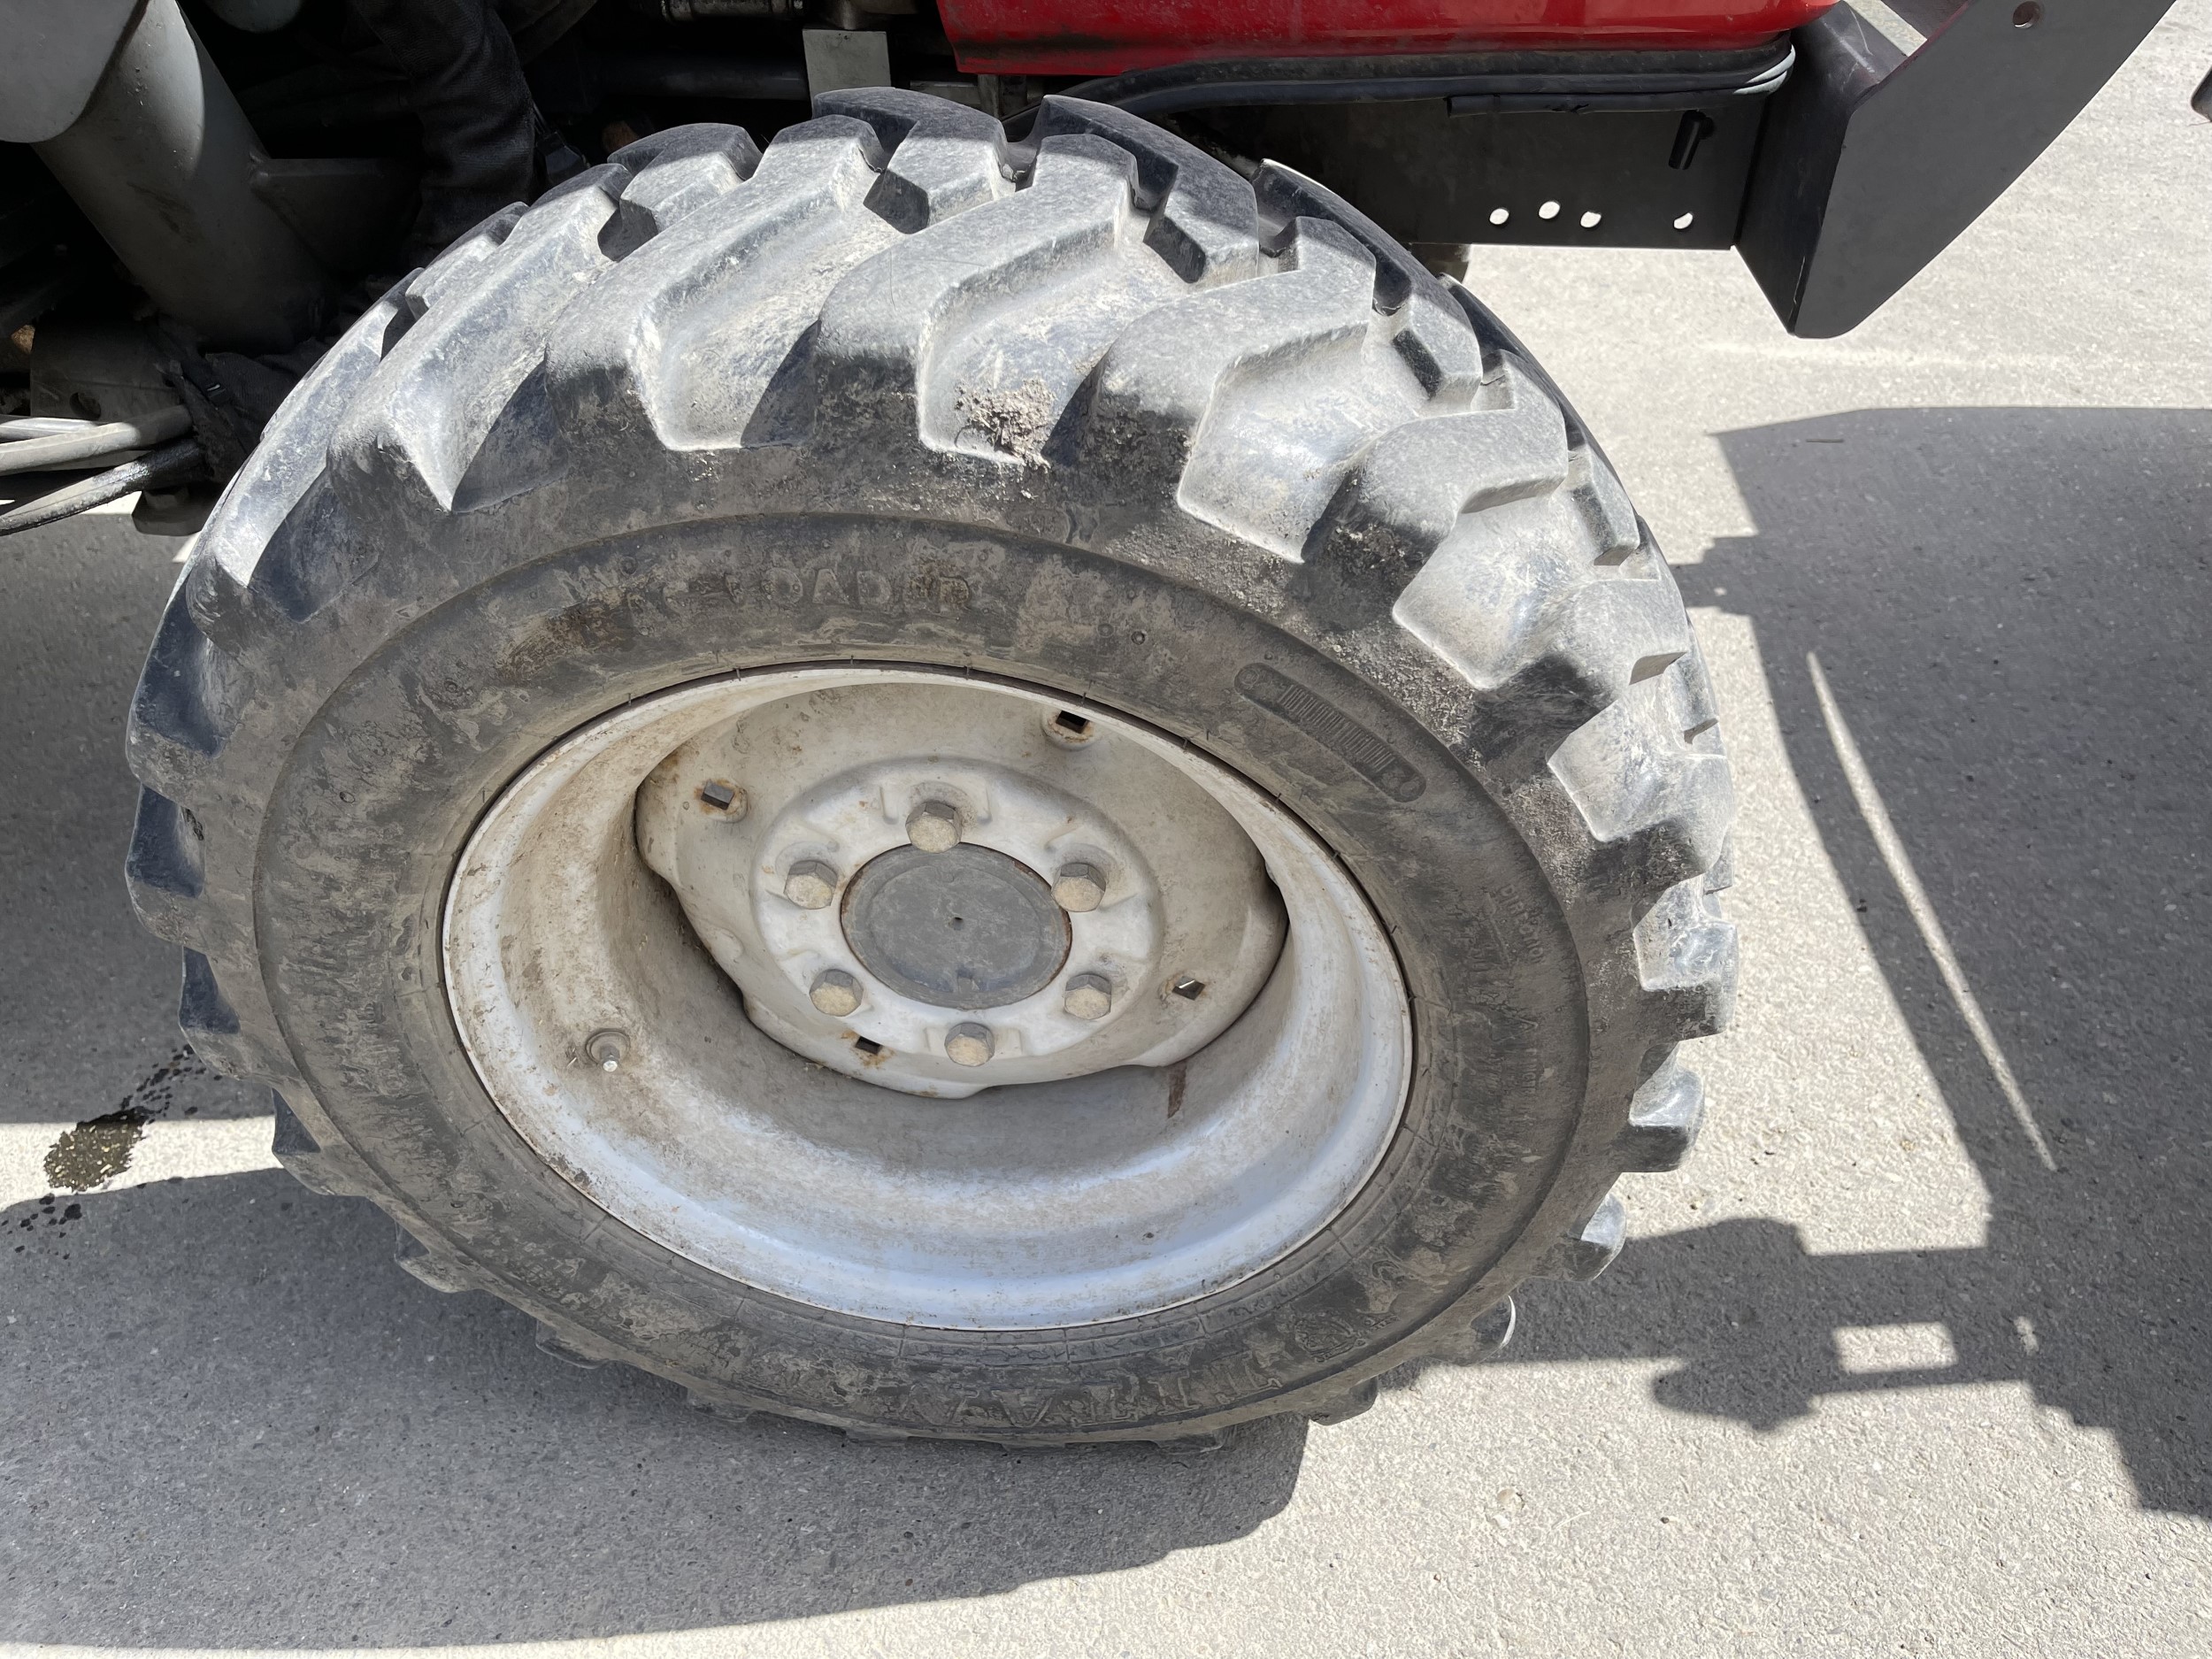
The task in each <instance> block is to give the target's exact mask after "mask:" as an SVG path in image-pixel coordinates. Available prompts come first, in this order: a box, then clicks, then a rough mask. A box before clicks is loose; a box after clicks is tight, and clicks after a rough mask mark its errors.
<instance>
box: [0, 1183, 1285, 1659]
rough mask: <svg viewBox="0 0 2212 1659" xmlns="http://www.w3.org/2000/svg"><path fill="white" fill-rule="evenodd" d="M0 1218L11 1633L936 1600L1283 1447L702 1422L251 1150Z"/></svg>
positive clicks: (441, 1621) (640, 1615)
mask: <svg viewBox="0 0 2212 1659" xmlns="http://www.w3.org/2000/svg"><path fill="white" fill-rule="evenodd" d="M71 1208H74V1209H75V1210H77V1211H78V1213H77V1214H76V1215H75V1216H73V1217H69V1218H67V1219H62V1218H61V1217H64V1216H65V1215H67V1212H68V1210H70V1209H71ZM0 1234H4V1241H0V1261H4V1262H5V1263H7V1269H6V1280H5V1282H6V1295H5V1303H6V1310H7V1313H8V1315H9V1317H10V1320H11V1324H10V1325H9V1326H8V1327H7V1328H6V1329H5V1330H4V1333H0V1340H4V1344H5V1347H4V1353H5V1356H6V1357H5V1362H4V1363H5V1366H6V1374H7V1378H8V1381H7V1386H6V1394H7V1399H8V1413H9V1428H8V1433H7V1436H6V1455H7V1462H8V1464H9V1466H10V1467H9V1488H10V1498H11V1500H12V1501H11V1502H10V1503H9V1504H8V1505H7V1506H6V1508H5V1509H4V1511H0V1555H4V1558H5V1559H6V1560H7V1561H8V1562H9V1563H11V1564H10V1567H9V1569H8V1571H7V1572H6V1573H5V1574H4V1575H0V1628H4V1629H5V1630H6V1631H7V1632H8V1634H9V1635H10V1637H11V1638H12V1639H14V1640H27V1641H58V1642H68V1643H97V1644H106V1645H123V1646H133V1647H135V1646H144V1645H156V1646H163V1647H171V1646H189V1647H413V1646H419V1645H423V1644H426V1643H436V1644H446V1643H454V1644H473V1643H485V1642H502V1641H521V1640H569V1639H575V1638H580V1637H585V1638H588V1637H595V1636H615V1635H622V1634H627V1633H632V1632H641V1631H656V1630H668V1631H673V1630H696V1629H700V1628H703V1627H708V1628H710V1627H714V1626H718V1625H731V1624H756V1623H759V1622H762V1621H766V1620H781V1619H792V1618H803V1617H809V1616H810V1615H817V1614H826V1613H836V1612H843V1611H847V1610H850V1609H859V1608H870V1607H880V1606H887V1605H895V1604H902V1603H908V1602H919V1601H968V1600H972V1599H974V1598H977V1597H981V1596H988V1595H992V1594H997V1593H1001V1592H1004V1591H1009V1590H1013V1589H1016V1588H1018V1586H1022V1585H1025V1584H1028V1583H1031V1582H1033V1581H1035V1580H1037V1579H1041V1578H1060V1577H1068V1576H1078V1575H1087V1574H1092V1573H1099V1572H1112V1571H1123V1570H1126V1569H1129V1568H1133V1567H1139V1566H1142V1565H1144V1564H1145V1563H1149V1562H1154V1561H1157V1560H1159V1559H1160V1558H1161V1557H1163V1556H1164V1555H1168V1554H1169V1553H1171V1551H1175V1550H1180V1549H1188V1548H1201V1547H1204V1546H1208V1545H1215V1544H1221V1543H1225V1542H1227V1541H1229V1540H1234V1539H1237V1538H1240V1537H1243V1536H1244V1535H1246V1534H1247V1533H1249V1532H1252V1531H1253V1530H1254V1529H1255V1528H1256V1527H1257V1526H1259V1525H1261V1524H1262V1523H1263V1522H1264V1521H1266V1520H1267V1519H1268V1518H1269V1517H1272V1516H1274V1515H1275V1514H1277V1513H1278V1512H1279V1511H1280V1510H1281V1509H1282V1508H1283V1507H1284V1505H1285V1504H1286V1502H1288V1501H1289V1498H1290V1494H1291V1492H1292V1489H1293V1487H1294V1486H1295V1484H1296V1481H1297V1475H1298V1470H1299V1466H1300V1463H1301V1462H1302V1458H1303V1455H1304V1448H1305V1438H1306V1428H1305V1425H1304V1424H1303V1423H1295V1422H1274V1423H1269V1424H1265V1425H1259V1426H1258V1427H1256V1428H1254V1429H1251V1430H1248V1431H1246V1432H1240V1433H1238V1434H1235V1435H1233V1436H1231V1437H1230V1439H1229V1441H1228V1443H1227V1444H1226V1445H1225V1447H1224V1448H1222V1449H1221V1450H1219V1451H1217V1452H1214V1453H1212V1454H1210V1455H1188V1454H1179V1453H1176V1452H1173V1451H1170V1450H1166V1449H1163V1448H1154V1447H1149V1446H1137V1447H1110V1448H1094V1449H1088V1450H1071V1451H1061V1452H1048V1453H1018V1454H1016V1453H1008V1452H1005V1451H1002V1450H999V1449H997V1448H991V1447H984V1446H975V1445H954V1444H928V1443H920V1442H915V1443H909V1444H905V1445H890V1446H884V1445H870V1446H864V1445H856V1444H853V1443H850V1442H848V1441H847V1440H845V1439H844V1437H843V1436H842V1435H841V1434H837V1433H835V1432H831V1431H828V1430H825V1429H819V1428H815V1427H812V1426H810V1425H803V1424H797V1423H791V1422H785V1421H780V1420H775V1419H766V1420H763V1419H754V1420H751V1421H748V1422H744V1423H735V1424H733V1423H729V1422H726V1421H724V1420H722V1419H719V1418H717V1417H711V1416H710V1415H708V1414H706V1413H703V1412H699V1411H695V1410H692V1409H689V1408H688V1407H687V1406H686V1405H685V1403H684V1399H683V1395H682V1393H681V1391H680V1390H679V1389H677V1388H676V1387H674V1386H672V1385H670V1384H667V1383H664V1382H663V1381H661V1380H660V1379H657V1378H653V1377H649V1376H648V1375H646V1374H644V1373H643V1372H641V1371H634V1370H632V1369H630V1368H628V1367H626V1366H619V1365H611V1366H607V1367H604V1368H603V1369H600V1370H596V1371H585V1370H579V1369H575V1368H573V1367H571V1366H568V1365H565V1364H564V1363H561V1362H559V1361H557V1360H555V1359H552V1358H550V1357H549V1356H545V1355H543V1354H541V1353H540V1352H538V1351H537V1349H536V1348H535V1347H534V1343H533V1340H532V1337H533V1330H534V1327H533V1325H532V1324H531V1322H530V1321H529V1320H528V1319H527V1318H526V1317H523V1316H522V1315H520V1314H518V1313H516V1312H515V1311H514V1310H511V1309H509V1308H507V1307H505V1306H504V1305H503V1304H501V1303H499V1302H495V1301H493V1300H491V1299H490V1298H488V1297H485V1296H481V1295H477V1294H462V1295H457V1296H446V1295H440V1294H437V1293H435V1292H433V1291H431V1290H428V1289H426V1288H425V1287H424V1286H420V1285H419V1284H417V1283H416V1282H415V1281H414V1280H413V1279H410V1278H408V1277H407V1276H406V1275H405V1274H403V1273H402V1272H401V1271H399V1270H398V1269H397V1268H396V1266H395V1265H394V1264H393V1262H392V1253H391V1247H392V1241H393V1228H392V1224H391V1223H390V1221H389V1220H388V1219H387V1218H386V1217H384V1216H383V1215H382V1213H381V1212H380V1211H378V1210H374V1209H373V1208H372V1207H371V1206H369V1205H367V1204H365V1203H360V1202H348V1201H342V1200H333V1199H325V1198H318V1197H315V1196H314V1195H312V1194H309V1193H307V1192H306V1191H304V1190H303V1188H301V1187H298V1186H297V1185H296V1183H295V1182H294V1181H293V1180H292V1179H291V1178H290V1177H289V1176H288V1175H286V1174H284V1173H283V1172H281V1171H263V1172H256V1173H252V1174H241V1175H227V1176H218V1177H211V1178H204V1179H192V1180H173V1181H166V1182H162V1183H159V1184H156V1185H150V1186H146V1187H129V1188H122V1189H119V1190H114V1191H111V1192H106V1193H94V1194H86V1195H83V1196H81V1197H79V1198H77V1199H74V1200H69V1199H66V1198H64V1199H61V1200H58V1202H56V1203H55V1204H54V1205H52V1206H51V1207H46V1206H42V1204H41V1203H40V1202H29V1203H25V1204H18V1205H16V1206H14V1207H12V1208H11V1209H9V1210H5V1211H0ZM18 1247H20V1249H19V1250H18ZM93 1586H97V1588H96V1589H95V1588H93Z"/></svg>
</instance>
